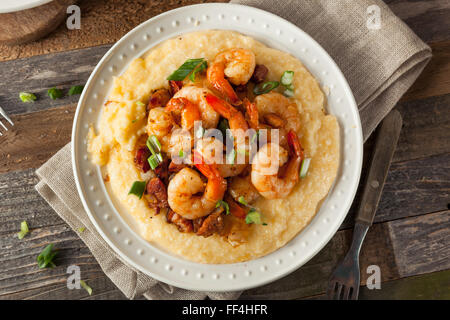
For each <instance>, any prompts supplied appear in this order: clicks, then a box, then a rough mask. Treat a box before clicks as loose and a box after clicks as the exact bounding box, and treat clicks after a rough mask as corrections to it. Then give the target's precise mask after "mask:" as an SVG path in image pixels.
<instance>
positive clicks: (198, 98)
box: [173, 86, 220, 129]
mask: <svg viewBox="0 0 450 320" xmlns="http://www.w3.org/2000/svg"><path fill="white" fill-rule="evenodd" d="M207 94H212V93H211V91H209V90H208V89H205V88H199V87H196V86H187V87H183V88H182V89H181V90H180V91H178V92H177V93H176V94H175V95H174V96H173V99H177V98H186V99H187V100H189V101H190V102H192V103H193V104H195V105H197V106H198V109H199V110H200V114H201V120H202V126H203V128H205V129H209V128H216V127H217V124H218V123H219V118H220V116H219V114H218V113H217V112H216V111H214V109H213V108H212V107H211V106H210V105H209V104H208V103H207V102H206V100H205V95H207Z"/></svg>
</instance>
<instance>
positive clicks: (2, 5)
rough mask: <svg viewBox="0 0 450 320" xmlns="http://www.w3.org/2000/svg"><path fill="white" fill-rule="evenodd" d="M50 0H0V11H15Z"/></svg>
mask: <svg viewBox="0 0 450 320" xmlns="http://www.w3.org/2000/svg"><path fill="white" fill-rule="evenodd" d="M50 1H52V0H0V13H8V12H16V11H22V10H26V9H31V8H34V7H38V6H41V5H43V4H46V3H49V2H50Z"/></svg>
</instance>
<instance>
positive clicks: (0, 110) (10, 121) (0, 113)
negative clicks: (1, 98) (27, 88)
mask: <svg viewBox="0 0 450 320" xmlns="http://www.w3.org/2000/svg"><path fill="white" fill-rule="evenodd" d="M0 115H1V116H3V118H5V119H6V121H8V122H9V123H10V124H11V126H14V122H12V120H11V118H10V117H8V115H7V114H6V112H5V110H3V109H2V107H0ZM0 127H3V129H5V130H6V131H8V127H6V125H5V124H4V123H3V122H2V121H1V120H0ZM1 136H3V133H2V132H1V131H0V137H1Z"/></svg>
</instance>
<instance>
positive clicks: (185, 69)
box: [167, 58, 205, 81]
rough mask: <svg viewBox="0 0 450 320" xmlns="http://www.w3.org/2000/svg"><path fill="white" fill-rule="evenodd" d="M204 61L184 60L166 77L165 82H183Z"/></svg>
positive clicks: (201, 59)
mask: <svg viewBox="0 0 450 320" xmlns="http://www.w3.org/2000/svg"><path fill="white" fill-rule="evenodd" d="M204 60H205V59H203V58H199V59H188V60H186V61H185V62H184V63H183V64H182V65H181V66H180V67H179V68H178V69H177V70H175V71H174V72H173V73H172V74H171V75H170V76H168V77H167V80H174V81H183V80H184V79H185V78H186V77H187V76H188V74H189V73H191V72H192V71H194V69H195V68H196V67H197V66H198V65H199V64H200V63H202V62H203V61H204Z"/></svg>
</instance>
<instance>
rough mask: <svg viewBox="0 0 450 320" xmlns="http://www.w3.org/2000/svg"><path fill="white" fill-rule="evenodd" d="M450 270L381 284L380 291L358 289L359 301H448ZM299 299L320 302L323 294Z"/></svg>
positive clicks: (323, 297) (364, 287)
mask: <svg viewBox="0 0 450 320" xmlns="http://www.w3.org/2000/svg"><path fill="white" fill-rule="evenodd" d="M448 288H450V270H446V271H440V272H433V273H429V274H424V275H419V276H413V277H407V278H402V279H398V280H393V281H387V282H383V283H382V284H381V289H372V290H370V289H368V288H367V287H366V286H361V287H360V288H359V300H449V299H450V290H449V289H448ZM301 299H307V300H322V299H326V296H325V295H324V294H322V295H316V296H311V297H304V298H301Z"/></svg>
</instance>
